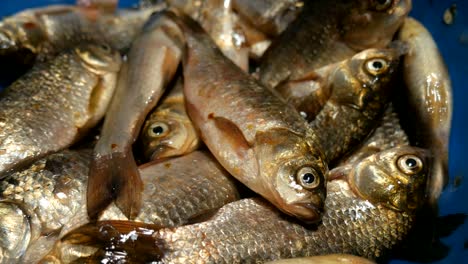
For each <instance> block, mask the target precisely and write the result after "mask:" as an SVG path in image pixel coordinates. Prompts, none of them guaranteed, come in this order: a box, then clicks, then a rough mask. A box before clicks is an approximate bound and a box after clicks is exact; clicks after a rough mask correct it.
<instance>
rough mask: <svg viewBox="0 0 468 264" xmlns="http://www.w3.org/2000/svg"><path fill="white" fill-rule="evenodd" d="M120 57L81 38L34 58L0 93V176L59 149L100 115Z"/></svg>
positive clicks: (108, 97) (80, 133)
mask: <svg viewBox="0 0 468 264" xmlns="http://www.w3.org/2000/svg"><path fill="white" fill-rule="evenodd" d="M120 64H121V58H120V54H118V52H116V51H114V50H112V49H111V48H109V47H108V46H107V45H94V44H83V45H80V46H77V47H75V48H73V49H71V50H69V51H66V52H63V53H61V54H59V55H58V56H57V57H55V58H54V59H52V60H50V61H46V62H44V63H40V64H38V65H36V66H35V67H34V68H33V69H31V70H30V71H29V72H28V73H26V74H25V75H24V76H22V77H21V78H20V79H18V80H17V81H16V82H14V83H13V84H12V85H11V86H9V87H8V88H7V89H6V90H5V91H3V93H2V95H1V96H0V176H1V175H4V174H5V173H6V172H8V171H11V170H14V169H17V168H19V167H21V166H23V165H26V164H28V163H30V162H32V161H34V160H36V159H38V158H40V157H43V156H45V155H46V154H48V153H52V152H56V151H58V150H61V149H64V148H66V147H68V146H70V145H72V144H73V143H75V142H76V141H77V140H78V139H80V138H81V137H82V136H83V135H85V134H86V133H87V132H88V131H89V130H90V128H92V127H94V126H95V125H96V124H97V123H98V122H99V121H100V120H101V118H102V117H103V116H104V113H105V112H106V110H107V108H108V105H109V102H110V101H111V97H112V94H113V93H114V89H115V87H116V82H117V73H118V71H119V69H120Z"/></svg>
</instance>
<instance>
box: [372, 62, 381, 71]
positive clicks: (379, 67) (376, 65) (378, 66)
mask: <svg viewBox="0 0 468 264" xmlns="http://www.w3.org/2000/svg"><path fill="white" fill-rule="evenodd" d="M372 67H374V68H376V69H377V70H380V69H382V67H383V65H382V62H380V61H374V62H373V63H372Z"/></svg>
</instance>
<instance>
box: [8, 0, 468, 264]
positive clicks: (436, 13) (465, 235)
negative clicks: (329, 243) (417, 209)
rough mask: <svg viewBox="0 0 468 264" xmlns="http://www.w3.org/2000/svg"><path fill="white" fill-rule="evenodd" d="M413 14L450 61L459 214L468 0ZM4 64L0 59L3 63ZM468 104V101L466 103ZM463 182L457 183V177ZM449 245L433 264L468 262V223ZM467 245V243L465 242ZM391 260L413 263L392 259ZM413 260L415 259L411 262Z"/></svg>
mask: <svg viewBox="0 0 468 264" xmlns="http://www.w3.org/2000/svg"><path fill="white" fill-rule="evenodd" d="M74 2H75V1H73V0H17V1H11V0H0V16H6V15H10V14H12V13H14V12H18V11H20V10H22V9H25V8H31V7H38V6H44V5H48V4H54V3H55V4H57V3H68V4H73V3H74ZM136 2H137V1H135V0H126V1H119V5H120V6H121V7H129V6H132V5H134V4H135V3H136ZM453 3H455V4H456V5H457V11H458V12H457V15H456V17H455V20H454V24H453V25H450V26H447V25H445V24H444V23H442V15H443V12H444V11H445V9H447V8H448V7H449V6H450V5H451V4H453ZM411 15H412V16H413V17H415V18H417V19H418V20H419V21H421V22H422V23H423V24H424V25H425V26H426V27H427V28H428V29H429V31H430V32H431V33H432V35H433V37H434V39H435V40H436V42H437V44H438V46H439V48H440V51H441V53H442V55H443V57H444V59H445V62H446V63H447V66H448V69H449V72H450V76H451V79H452V85H453V98H454V113H453V121H452V134H451V139H450V161H449V163H450V167H449V169H450V183H449V185H448V186H447V188H446V189H445V191H444V192H443V194H442V196H441V198H440V215H441V216H445V215H450V214H456V213H464V214H468V184H467V183H465V181H467V180H468V179H467V178H466V175H468V160H467V159H466V158H465V153H464V151H465V150H467V151H468V144H467V143H468V129H467V128H468V118H467V116H468V106H467V107H465V105H464V104H465V103H467V102H465V101H464V100H465V99H468V97H467V88H468V87H467V85H466V81H467V80H466V79H465V78H468V0H465V1H446V0H432V1H431V0H413V11H412V12H411ZM0 63H1V62H0ZM467 104H468V103H467ZM465 162H466V163H465ZM455 179H457V180H461V184H454V180H455ZM442 242H443V243H444V244H445V245H446V246H448V247H449V249H450V250H449V252H448V255H447V256H446V257H445V258H444V259H442V260H439V261H436V262H433V263H468V250H467V249H465V248H464V247H466V246H468V223H467V222H466V221H465V223H464V224H462V225H461V226H459V227H458V228H457V229H456V230H455V231H454V232H453V233H452V234H450V235H449V236H447V237H445V238H442ZM465 244H467V245H465ZM391 263H394V264H396V263H399V264H400V263H410V262H406V261H401V260H392V261H391ZM411 263H412V262H411Z"/></svg>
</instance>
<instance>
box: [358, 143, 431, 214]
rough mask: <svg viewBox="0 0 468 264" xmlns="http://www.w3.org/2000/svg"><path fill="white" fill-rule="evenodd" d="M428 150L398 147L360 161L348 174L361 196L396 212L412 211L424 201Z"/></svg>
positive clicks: (427, 171) (428, 169)
mask: <svg viewBox="0 0 468 264" xmlns="http://www.w3.org/2000/svg"><path fill="white" fill-rule="evenodd" d="M429 153H430V152H429V151H428V150H425V149H420V148H416V147H411V146H397V147H395V148H391V149H388V150H385V151H382V152H379V153H376V154H374V155H371V156H369V157H367V158H365V159H363V160H361V161H360V162H358V164H357V165H356V166H354V168H353V169H352V171H351V173H350V175H349V182H350V186H352V188H353V190H355V191H356V192H357V193H358V194H359V195H360V196H361V197H362V198H364V199H367V200H369V201H371V202H376V203H380V204H382V205H384V206H386V207H388V208H391V209H394V210H398V211H413V210H415V209H417V208H419V207H420V206H421V205H422V204H423V203H424V202H425V189H426V184H427V180H428V174H429V171H430V168H429V167H430V160H429V158H430V155H429Z"/></svg>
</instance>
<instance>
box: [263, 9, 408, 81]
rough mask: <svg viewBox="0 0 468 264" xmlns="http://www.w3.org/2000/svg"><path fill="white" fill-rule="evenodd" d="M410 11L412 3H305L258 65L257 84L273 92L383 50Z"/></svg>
mask: <svg viewBox="0 0 468 264" xmlns="http://www.w3.org/2000/svg"><path fill="white" fill-rule="evenodd" d="M410 10H411V0H385V1H375V0H365V1H358V0H353V1H348V0H333V1H305V2H304V7H303V11H302V12H301V13H300V14H299V16H298V17H297V19H296V20H294V21H293V22H292V23H291V24H290V25H289V26H288V28H287V29H286V30H285V31H284V32H283V33H282V34H280V35H279V36H278V38H276V39H275V41H274V42H273V43H272V45H271V46H270V47H269V48H268V50H267V51H266V52H265V54H264V56H263V58H262V59H261V62H260V66H259V69H260V70H259V77H260V81H261V82H262V83H263V84H265V85H267V86H268V87H270V88H274V87H276V86H277V85H278V84H279V83H280V82H283V81H287V80H296V79H301V78H303V76H307V75H309V76H310V75H311V74H312V73H313V71H314V70H315V69H318V68H321V67H323V66H326V65H328V64H332V63H336V62H340V61H342V60H345V59H347V58H349V57H352V56H353V55H355V54H356V53H358V52H360V51H363V50H365V49H369V48H385V47H387V46H388V44H389V43H390V42H391V41H392V38H393V36H394V34H395V32H396V31H397V30H398V28H399V27H400V26H401V24H402V23H403V20H404V18H405V17H406V16H407V14H408V13H409V11H410Z"/></svg>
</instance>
